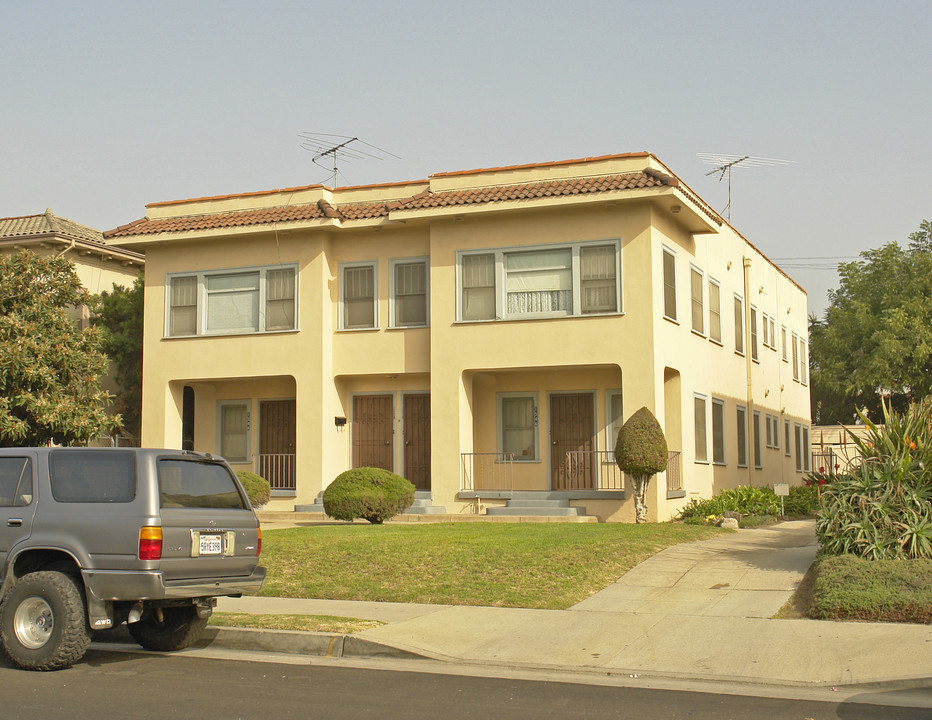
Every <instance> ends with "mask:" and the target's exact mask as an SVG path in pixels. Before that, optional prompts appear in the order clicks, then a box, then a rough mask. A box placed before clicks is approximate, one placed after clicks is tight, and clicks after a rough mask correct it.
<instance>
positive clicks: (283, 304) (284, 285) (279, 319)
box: [265, 269, 295, 330]
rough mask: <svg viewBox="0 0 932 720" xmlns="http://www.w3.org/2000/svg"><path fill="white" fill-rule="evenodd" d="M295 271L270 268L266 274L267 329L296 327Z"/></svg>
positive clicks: (291, 328) (290, 328)
mask: <svg viewBox="0 0 932 720" xmlns="http://www.w3.org/2000/svg"><path fill="white" fill-rule="evenodd" d="M294 275H295V273H294V270H293V269H288V270H269V271H268V272H267V273H266V276H265V295H266V302H265V329H266V330H293V329H294V327H295V322H294V320H295V292H294V290H295V276H294Z"/></svg>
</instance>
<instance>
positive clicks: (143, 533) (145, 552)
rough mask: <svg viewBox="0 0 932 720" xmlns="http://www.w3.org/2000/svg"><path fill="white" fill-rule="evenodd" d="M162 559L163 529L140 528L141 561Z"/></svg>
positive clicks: (152, 527)
mask: <svg viewBox="0 0 932 720" xmlns="http://www.w3.org/2000/svg"><path fill="white" fill-rule="evenodd" d="M161 558H162V528H160V527H157V526H149V527H143V528H139V559H140V560H160V559H161Z"/></svg>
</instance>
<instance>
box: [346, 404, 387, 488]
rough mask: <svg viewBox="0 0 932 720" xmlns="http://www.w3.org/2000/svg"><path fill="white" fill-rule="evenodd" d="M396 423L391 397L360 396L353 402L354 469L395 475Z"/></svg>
mask: <svg viewBox="0 0 932 720" xmlns="http://www.w3.org/2000/svg"><path fill="white" fill-rule="evenodd" d="M393 423H394V413H393V412H392V396H391V395H357V396H356V397H354V398H353V428H352V432H353V467H378V468H384V469H385V470H391V471H392V472H394V471H395V456H394V453H393V452H392V436H393V432H392V431H393V427H392V426H393Z"/></svg>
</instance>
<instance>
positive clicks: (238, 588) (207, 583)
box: [81, 566, 265, 602]
mask: <svg viewBox="0 0 932 720" xmlns="http://www.w3.org/2000/svg"><path fill="white" fill-rule="evenodd" d="M81 574H82V575H83V577H84V586H85V587H86V588H87V591H88V593H89V594H90V595H91V596H93V598H94V599H96V600H99V601H102V602H107V601H118V600H131V601H132V600H178V599H185V598H200V597H220V596H224V595H248V594H252V593H257V592H259V590H260V589H261V588H262V583H263V582H264V581H265V568H264V567H262V566H258V567H256V569H255V570H253V572H252V574H251V575H249V576H242V577H216V578H189V579H185V580H165V579H164V578H163V577H162V573H160V572H156V571H146V572H127V571H121V570H82V571H81Z"/></svg>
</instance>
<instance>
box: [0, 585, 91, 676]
mask: <svg viewBox="0 0 932 720" xmlns="http://www.w3.org/2000/svg"><path fill="white" fill-rule="evenodd" d="M0 640H2V642H3V649H4V650H6V653H7V655H9V657H10V659H11V660H12V661H13V662H14V663H15V664H16V665H19V667H21V668H25V669H27V670H62V669H64V668H67V667H71V666H72V665H74V664H75V663H76V662H77V661H78V660H80V659H81V658H82V657H84V653H85V652H86V651H87V646H88V645H89V644H90V642H91V630H90V628H89V627H88V624H87V613H86V611H85V607H84V594H83V593H82V592H81V589H80V588H79V587H78V583H77V581H76V580H75V579H74V578H72V577H71V576H70V575H66V574H64V573H60V572H54V571H51V570H42V571H39V572H34V573H29V574H28V575H23V577H21V578H19V580H17V581H16V582H15V583H14V584H13V587H11V588H10V591H9V592H8V593H7V595H6V597H5V598H4V600H3V604H2V605H0Z"/></svg>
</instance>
